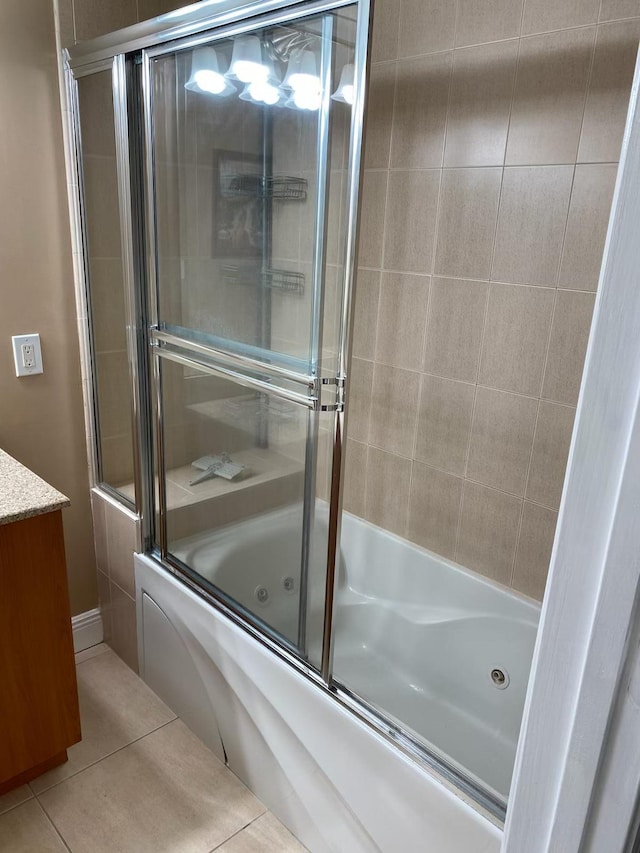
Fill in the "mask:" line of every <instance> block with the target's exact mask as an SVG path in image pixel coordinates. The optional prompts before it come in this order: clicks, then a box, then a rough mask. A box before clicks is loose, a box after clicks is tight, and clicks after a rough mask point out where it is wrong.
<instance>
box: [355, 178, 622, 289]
mask: <svg viewBox="0 0 640 853" xmlns="http://www.w3.org/2000/svg"><path fill="white" fill-rule="evenodd" d="M577 165H580V166H584V165H589V166H592V165H593V166H616V167H617V166H618V164H617V163H579V164H577ZM490 168H492V169H499V168H500V167H499V166H491V167H490ZM516 168H518V169H519V168H520V166H517V167H516ZM523 168H524V167H523ZM527 168H528V167H527ZM542 168H545V167H542ZM358 269H361V270H365V271H366V272H379V273H382V272H385V273H389V274H390V275H406V276H412V277H414V278H443V279H445V280H446V281H468V282H469V283H472V284H501V285H503V286H505V287H535V288H536V289H537V290H562V291H566V292H568V293H595V292H596V291H595V290H589V289H585V288H579V287H556V285H554V284H536V282H532V281H525V282H521V281H503V280H502V279H498V278H494V279H492V278H491V277H489V278H469V277H468V276H460V275H450V274H448V273H433V275H432V274H431V273H419V272H412V271H410V270H396V269H380V268H379V267H368V266H364V265H359V266H358Z"/></svg>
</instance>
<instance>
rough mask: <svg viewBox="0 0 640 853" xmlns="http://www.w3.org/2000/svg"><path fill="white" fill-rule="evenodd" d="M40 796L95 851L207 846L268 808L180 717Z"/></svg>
mask: <svg viewBox="0 0 640 853" xmlns="http://www.w3.org/2000/svg"><path fill="white" fill-rule="evenodd" d="M96 660H100V658H96ZM40 802H41V804H42V806H43V808H44V809H45V811H46V812H47V814H48V815H49V817H50V818H51V820H52V821H53V823H54V824H55V826H56V828H57V829H58V832H60V834H61V835H62V836H63V838H64V839H65V841H66V843H67V844H68V846H69V847H70V849H71V850H73V851H91V853H113V851H116V850H117V851H118V853H147V851H149V853H151V851H153V853H164V852H165V851H166V853H176V851H180V853H208V851H211V850H213V849H215V848H216V847H217V846H219V845H220V844H221V843H223V842H224V841H226V840H227V839H228V838H230V837H231V836H232V835H234V834H235V833H237V832H238V831H239V830H240V829H242V828H243V827H245V826H246V825H247V824H248V823H249V822H250V821H252V820H253V819H255V818H256V817H258V816H259V815H260V814H262V813H264V811H265V809H264V806H263V805H262V804H261V803H260V802H259V801H258V800H257V799H256V798H255V797H254V796H253V795H252V794H251V793H250V792H249V790H248V789H247V788H245V786H244V785H243V784H242V783H241V782H240V781H239V780H238V779H237V778H236V777H235V776H234V775H233V774H232V773H231V771H230V770H228V769H227V768H226V767H224V765H223V764H221V762H220V761H218V759H217V758H216V757H215V756H214V755H213V753H211V752H210V751H209V750H208V749H207V748H206V747H205V746H204V745H203V744H202V743H201V741H199V740H198V738H196V737H195V735H193V734H192V733H191V732H190V731H189V730H188V729H187V727H186V726H185V725H184V723H182V721H180V720H174V721H173V722H171V723H169V724H167V725H166V726H163V727H162V728H161V729H158V730H157V731H155V732H153V733H152V734H150V735H148V736H147V737H144V738H141V739H140V740H139V741H136V743H133V744H130V745H129V746H127V747H126V748H125V749H122V750H120V751H119V752H116V753H115V754H113V755H110V756H109V757H108V758H106V759H104V761H100V762H98V763H97V764H94V765H93V766H92V767H89V768H87V769H86V770H84V771H83V772H82V773H79V774H77V775H76V776H74V777H72V778H71V779H67V780H66V781H64V782H62V783H61V784H59V785H56V786H55V787H53V788H50V789H49V790H48V791H45V792H44V793H43V794H41V795H40Z"/></svg>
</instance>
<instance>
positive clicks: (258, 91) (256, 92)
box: [247, 80, 280, 106]
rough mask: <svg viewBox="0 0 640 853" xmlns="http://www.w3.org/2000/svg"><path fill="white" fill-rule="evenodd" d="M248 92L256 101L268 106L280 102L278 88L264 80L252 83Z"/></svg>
mask: <svg viewBox="0 0 640 853" xmlns="http://www.w3.org/2000/svg"><path fill="white" fill-rule="evenodd" d="M247 91H248V93H249V96H250V97H251V98H252V99H253V100H254V101H259V102H260V103H263V104H267V105H268V106H273V105H274V104H277V103H278V101H279V100H280V90H279V89H278V87H277V86H274V85H273V84H272V83H268V82H266V81H263V80H260V81H257V82H254V83H250V84H249V87H248V90H247Z"/></svg>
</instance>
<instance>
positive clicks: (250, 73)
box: [228, 36, 269, 83]
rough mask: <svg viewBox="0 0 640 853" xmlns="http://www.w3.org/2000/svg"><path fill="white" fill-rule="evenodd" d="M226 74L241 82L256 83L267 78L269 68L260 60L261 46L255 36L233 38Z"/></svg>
mask: <svg viewBox="0 0 640 853" xmlns="http://www.w3.org/2000/svg"><path fill="white" fill-rule="evenodd" d="M228 74H229V76H231V77H236V78H237V79H238V80H240V82H241V83H257V82H259V81H261V80H266V79H267V78H268V76H269V69H268V68H267V66H266V65H265V64H264V62H263V61H262V46H261V44H260V39H259V38H258V37H257V36H241V37H240V38H237V39H235V40H234V42H233V53H232V55H231V67H230V68H229V72H228Z"/></svg>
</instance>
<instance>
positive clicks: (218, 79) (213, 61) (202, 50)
mask: <svg viewBox="0 0 640 853" xmlns="http://www.w3.org/2000/svg"><path fill="white" fill-rule="evenodd" d="M184 87H185V89H188V90H189V91H191V92H205V93H207V94H210V95H222V96H223V97H226V96H227V95H230V94H231V93H232V92H235V88H234V87H233V86H231V85H230V84H229V83H228V81H227V80H226V79H225V77H224V75H223V74H221V73H220V65H219V62H218V54H217V53H216V51H215V49H214V48H212V47H197V48H195V50H194V51H193V54H192V55H191V76H190V77H189V79H188V80H187V82H186V83H185V84H184Z"/></svg>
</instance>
